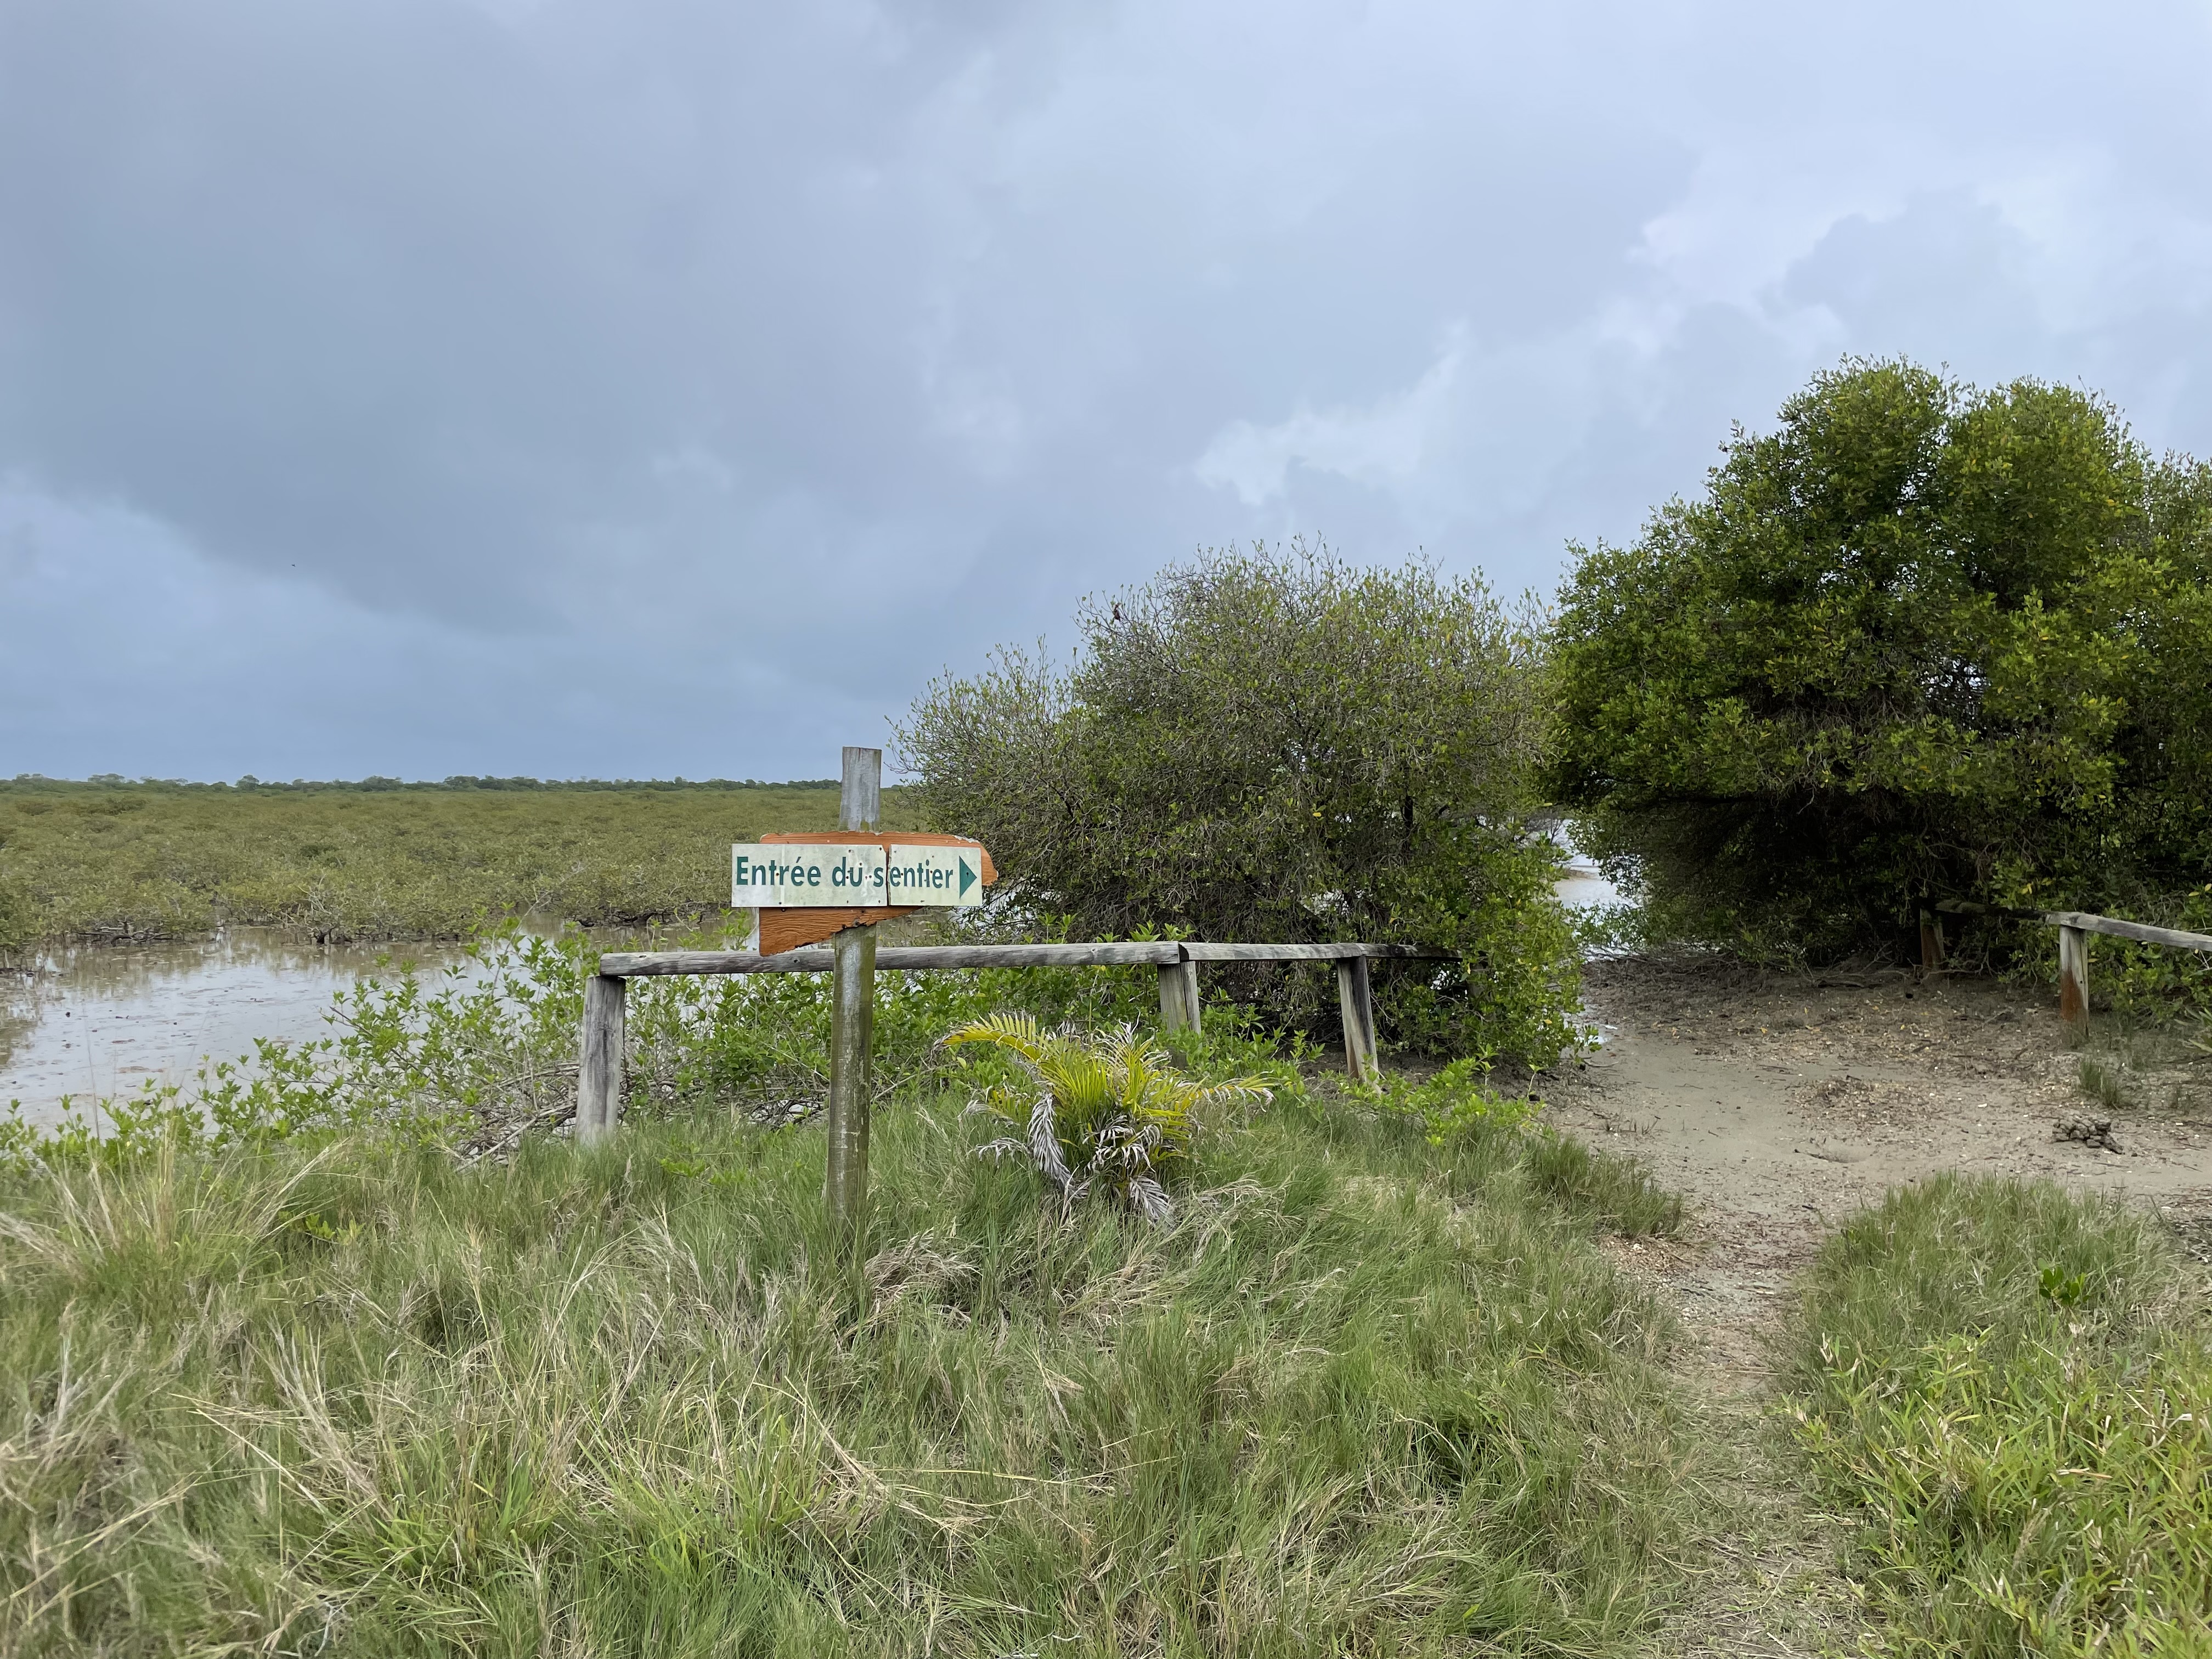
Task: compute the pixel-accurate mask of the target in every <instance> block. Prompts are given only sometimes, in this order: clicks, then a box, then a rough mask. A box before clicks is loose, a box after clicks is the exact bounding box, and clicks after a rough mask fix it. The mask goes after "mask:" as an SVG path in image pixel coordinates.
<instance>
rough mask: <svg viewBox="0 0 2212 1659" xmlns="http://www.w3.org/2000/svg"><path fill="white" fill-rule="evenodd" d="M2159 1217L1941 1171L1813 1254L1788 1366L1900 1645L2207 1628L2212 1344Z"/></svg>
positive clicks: (2143, 1649) (2025, 1641)
mask: <svg viewBox="0 0 2212 1659" xmlns="http://www.w3.org/2000/svg"><path fill="white" fill-rule="evenodd" d="M2179 1271H2180V1270H2179V1265H2178V1263H2177V1261H2176V1260H2175V1258H2174V1256H2173V1255H2172V1252H2171V1251H2170V1250H2169V1249H2167V1248H2166V1244H2165V1243H2164V1242H2163V1241H2162V1240H2161V1239H2160V1237H2159V1235H2158V1233H2157V1231H2156V1229H2155V1227H2154V1224H2152V1223H2151V1222H2150V1221H2149V1220H2148V1218H2145V1217H2143V1216H2142V1215H2141V1214H2140V1213H2138V1212H2136V1211H2134V1210H2132V1209H2130V1208H2127V1207H2125V1206H2122V1205H2120V1204H2118V1203H2117V1202H2113V1201H2111V1200H2101V1199H2089V1198H2078V1197H2073V1196H2069V1194H2065V1193H2063V1192H2062V1191H2060V1190H2059V1189H2058V1188H2056V1187H2053V1186H2050V1185H2048V1184H2024V1183H2021V1182H2009V1181H2000V1180H1996V1179H1990V1178H1983V1179H1969V1178H1964V1177H1959V1176H1948V1175H1947V1176H1938V1177H1936V1178H1935V1179H1933V1180H1931V1181H1929V1182H1925V1183H1924V1184H1923V1185H1921V1186H1919V1187H1917V1188H1909V1189H1906V1190H1903V1191H1899V1192H1896V1193H1893V1194H1891V1195H1890V1196H1889V1198H1888V1199H1887V1200H1885V1201H1884V1202H1883V1203H1882V1204H1881V1206H1879V1207H1878V1208H1876V1209H1874V1210H1871V1211H1869V1212H1865V1213H1864V1214H1863V1215H1861V1216H1859V1217H1858V1218H1856V1219H1854V1220H1853V1221H1852V1222H1850V1224H1849V1225H1846V1226H1845V1227H1844V1230H1843V1231H1842V1232H1841V1233H1840V1234H1839V1235H1838V1237H1836V1238H1835V1239H1834V1240H1833V1241H1832V1243H1830V1244H1829V1245H1828V1247H1827V1248H1826V1249H1825V1250H1824V1251H1823V1253H1822V1255H1821V1256H1820V1261H1819V1263H1818V1265H1817V1266H1816V1267H1815V1268H1814V1272H1813V1274H1812V1277H1811V1280H1810V1286H1809V1291H1808V1303H1807V1306H1806V1308H1805V1310H1804V1312H1803V1316H1802V1321H1801V1323H1800V1325H1799V1327H1798V1330H1797V1334H1796V1349H1795V1352H1794V1355H1793V1358H1792V1369H1791V1373H1790V1375H1791V1381H1792V1384H1793V1387H1794V1389H1795V1392H1796V1410H1797V1415H1798V1422H1799V1424H1800V1426H1801V1428H1802V1437H1803V1442H1804V1444H1805V1446H1806V1447H1807V1449H1808V1453H1809V1455H1810V1458H1811V1461H1812V1466H1813V1468H1814V1470H1815V1472H1816V1473H1817V1474H1818V1476H1819V1478H1820V1480H1821V1481H1822V1483H1823V1484H1824V1485H1825V1486H1826V1489H1827V1490H1828V1492H1830V1493H1831V1494H1832V1496H1833V1497H1835V1498H1838V1499H1840V1500H1842V1501H1843V1502H1844V1503H1845V1504H1848V1505H1849V1506H1850V1507H1851V1508H1852V1509H1853V1510H1855V1511H1856V1512H1857V1514H1858V1516H1860V1518H1861V1522H1862V1524H1861V1527H1860V1528H1859V1532H1858V1534H1857V1557H1858V1559H1859V1562H1860V1564H1861V1565H1862V1566H1863V1569H1864V1571H1866V1573H1867V1576H1868V1583H1869V1587H1870V1589H1871V1592H1872V1594H1873V1595H1874V1597H1875V1601H1876V1602H1877V1604H1878V1606H1879V1607H1880V1609H1881V1611H1882V1613H1884V1614H1885V1615H1886V1616H1887V1620H1888V1621H1889V1622H1888V1626H1887V1643H1888V1646H1889V1650H1891V1651H1893V1652H1897V1653H1909V1654H1946V1655H1965V1656H2011V1655H2016V1654H2034V1655H2074V1654H2080V1655H2089V1654H2096V1655H2100V1656H2101V1655H2136V1654H2142V1655H2148V1654H2161V1655H2163V1654H2201V1653H2206V1652H2212V1351H2208V1348H2207V1346H2206V1342H2205V1334H2204V1331H2203V1325H2202V1322H2201V1319H2200V1318H2198V1317H2197V1316H2193V1315H2191V1313H2190V1312H2189V1311H2188V1310H2187V1309H2186V1308H2185V1305H2184V1304H2183V1303H2182V1300H2181V1298H2180V1295H2179Z"/></svg>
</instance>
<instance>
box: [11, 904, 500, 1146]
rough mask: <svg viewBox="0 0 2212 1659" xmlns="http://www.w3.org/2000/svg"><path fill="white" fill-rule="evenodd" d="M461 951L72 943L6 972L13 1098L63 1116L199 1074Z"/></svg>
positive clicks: (246, 935)
mask: <svg viewBox="0 0 2212 1659" xmlns="http://www.w3.org/2000/svg"><path fill="white" fill-rule="evenodd" d="M462 954H463V953H462V951H461V949H460V947H459V946H458V945H427V944H400V945H309V944H301V943H300V942H298V941H297V940H296V939H289V938H287V937H285V936H284V935H283V934H282V933H279V932H277V931H276V930H273V929H265V928H234V929H232V930H230V931H229V932H228V933H222V934H219V935H217V936H216V937H215V938H212V939H186V940H173V941H167V942H164V943H161V944H154V945H60V946H56V947H54V948H52V949H50V950H48V951H45V952H43V953H42V954H41V955H40V957H39V959H38V961H37V963H36V964H35V966H34V968H33V971H32V972H30V973H28V974H21V973H9V974H4V975H0V1105H4V1104H5V1103H8V1102H9V1101H14V1102H16V1103H19V1104H20V1105H21V1109H22V1112H23V1115H24V1116H25V1117H26V1118H27V1119H28V1120H29V1121H32V1122H34V1123H49V1122H52V1121H54V1120H55V1118H57V1117H58V1115H60V1112H61V1109H62V1102H63V1099H64V1097H74V1098H75V1099H76V1100H77V1101H79V1102H89V1101H91V1100H94V1099H97V1098H100V1097H112V1096H116V1095H128V1094H135V1093H136V1092H137V1091H138V1090H139V1089H141V1088H143V1087H144V1086H145V1085H147V1084H149V1083H154V1084H162V1083H176V1084H183V1083H189V1082H191V1079H192V1074H193V1073H194V1072H196V1071H197V1069H198V1068H199V1066H201V1064H202V1063H203V1061H204V1059H205V1057H207V1056H209V1055H213V1056H215V1057H216V1058H217V1059H224V1060H228V1059H232V1058H234V1057H236V1056H238V1055H240V1054H250V1053H251V1052H252V1048H253V1044H254V1042H255V1040H256V1039H257V1038H268V1037H276V1038H282V1039H285V1040H288V1041H298V1040H300V1039H301V1038H307V1037H317V1036H323V1035H325V1032H326V1030H327V1029H328V1028H327V1026H326V1025H325V1022H324V1016H325V1014H326V1013H327V1012H329V1011H330V1007H331V1000H332V999H333V998H334V997H336V996H337V994H338V993H339V992H341V991H343V990H344V989H345V988H347V987H349V986H351V985H353V984H355V983H356V981H360V980H361V979H362V978H364V977H366V976H368V975H371V974H374V973H375V972H377V971H378V969H379V968H380V966H382V967H384V968H386V969H389V968H390V967H392V966H393V965H395V964H397V963H400V962H403V961H411V962H415V963H420V964H421V965H422V966H424V967H426V968H430V967H444V966H446V965H447V964H448V963H453V962H457V961H459V960H460V959H461V957H462Z"/></svg>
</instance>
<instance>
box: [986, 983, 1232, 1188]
mask: <svg viewBox="0 0 2212 1659" xmlns="http://www.w3.org/2000/svg"><path fill="white" fill-rule="evenodd" d="M978 1042H980V1043H985V1044H987V1045H989V1046H990V1047H991V1048H994V1049H996V1050H998V1051H999V1052H1000V1053H1001V1054H1008V1055H1011V1056H1012V1058H1013V1060H1014V1061H1015V1062H1016V1064H1017V1065H1018V1066H1019V1067H1020V1074H1019V1077H1018V1080H1015V1081H1012V1082H996V1083H993V1084H991V1085H988V1086H987V1088H986V1089H985V1090H984V1091H983V1093H981V1095H979V1096H977V1097H975V1100H974V1101H973V1102H972V1103H970V1105H969V1109H970V1110H971V1111H980V1112H982V1113H985V1114H987V1115H990V1116H992V1117H995V1118H996V1119H997V1120H998V1121H999V1122H1000V1125H1002V1126H1003V1127H1006V1128H1008V1129H1011V1130H1012V1131H1013V1133H1012V1134H1011V1135H1007V1136H1003V1137H1001V1138H1000V1139H997V1140H994V1141H992V1142H991V1143H990V1144H989V1145H987V1146H980V1147H978V1148H977V1149H976V1151H977V1153H978V1155H979V1156H982V1157H987V1158H1007V1157H1012V1158H1019V1159H1023V1160H1025V1161H1026V1162H1027V1163H1028V1164H1030V1167H1031V1168H1033V1169H1034V1170H1036V1172H1037V1173H1038V1174H1039V1175H1040V1176H1043V1177H1044V1179H1045V1180H1046V1182H1048V1184H1049V1185H1050V1186H1051V1188H1053V1190H1054V1193H1055V1194H1057V1195H1058V1197H1059V1200H1060V1213H1061V1215H1062V1216H1063V1217H1066V1216H1067V1215H1070V1214H1072V1213H1073V1211H1074V1208H1075V1206H1076V1205H1077V1204H1079V1202H1081V1201H1082V1200H1083V1199H1084V1198H1085V1197H1086V1196H1088V1195H1089V1194H1091V1193H1092V1192H1093V1191H1097V1192H1099V1193H1102V1194H1109V1195H1111V1196H1112V1197H1115V1198H1117V1199H1119V1200H1121V1202H1122V1203H1123V1204H1125V1205H1126V1206H1128V1207H1129V1208H1130V1209H1133V1210H1135V1211H1137V1212H1139V1213H1140V1214H1142V1215H1144V1216H1146V1217H1147V1218H1150V1219H1152V1220H1154V1221H1164V1220H1166V1219H1167V1218H1169V1217H1170V1216H1171V1215H1172V1214H1173V1213H1174V1212H1175V1206H1174V1203H1173V1201H1172V1200H1170V1198H1169V1197H1168V1192H1167V1184H1166V1183H1167V1182H1168V1181H1170V1179H1171V1178H1173V1177H1174V1176H1176V1175H1177V1174H1178V1173H1180V1172H1181V1169H1182V1166H1183V1165H1184V1164H1187V1163H1188V1160H1189V1157H1190V1142H1191V1137H1192V1135H1193V1134H1194V1133H1195V1132H1196V1130H1197V1127H1198V1122H1199V1116H1200V1114H1201V1113H1204V1112H1206V1111H1208V1110H1210V1109H1213V1108H1216V1107H1219V1106H1226V1105H1237V1104H1241V1105H1248V1106H1249V1105H1254V1104H1260V1103H1265V1102H1266V1100H1267V1097H1268V1094H1269V1091H1268V1089H1267V1085H1265V1084H1263V1083H1261V1081H1260V1080H1259V1079H1257V1078H1249V1077H1245V1078H1231V1079H1227V1080H1226V1081H1224V1082H1218V1083H1201V1082H1199V1081H1197V1080H1196V1079H1193V1078H1189V1077H1187V1076H1185V1075H1184V1074H1183V1073H1182V1072H1180V1071H1178V1070H1177V1069H1176V1067H1175V1066H1174V1065H1173V1063H1172V1062H1171V1061H1170V1058H1169V1055H1168V1054H1167V1051H1166V1050H1165V1049H1164V1048H1158V1046H1156V1045H1155V1044H1153V1043H1151V1042H1146V1040H1145V1039H1144V1038H1142V1037H1140V1036H1138V1035H1137V1030H1136V1028H1135V1027H1134V1026H1133V1025H1124V1026H1122V1027H1121V1028H1120V1029H1119V1030H1114V1031H1111V1032H1109V1033H1107V1034H1106V1035H1105V1036H1101V1037H1091V1036H1085V1033H1084V1032H1083V1030H1082V1029H1081V1028H1080V1027H1079V1026H1073V1025H1066V1026H1062V1027H1061V1028H1060V1030H1056V1031H1046V1030H1042V1028H1040V1027H1039V1026H1038V1024H1037V1023H1036V1019H1035V1018H1032V1017H1030V1015H1027V1014H994V1015H992V1016H990V1017H989V1018H986V1019H980V1020H975V1021H973V1022H971V1023H970V1024H966V1025H962V1026H958V1027H957V1028H955V1029H954V1030H951V1031H950V1032H948V1033H947V1034H946V1036H945V1046H946V1047H947V1048H955V1047H957V1046H959V1045H961V1044H963V1043H978Z"/></svg>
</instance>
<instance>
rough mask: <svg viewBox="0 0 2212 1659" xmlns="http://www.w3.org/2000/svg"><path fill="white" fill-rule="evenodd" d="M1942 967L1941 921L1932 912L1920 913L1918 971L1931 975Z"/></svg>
mask: <svg viewBox="0 0 2212 1659" xmlns="http://www.w3.org/2000/svg"><path fill="white" fill-rule="evenodd" d="M1942 965H1943V919H1942V917H1941V916H1939V915H1936V913H1935V912H1934V911H1932V910H1925V909H1923V911H1921V913H1920V971H1921V972H1922V973H1923V974H1932V973H1934V972H1935V971H1936V969H1938V968H1941V967H1942Z"/></svg>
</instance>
